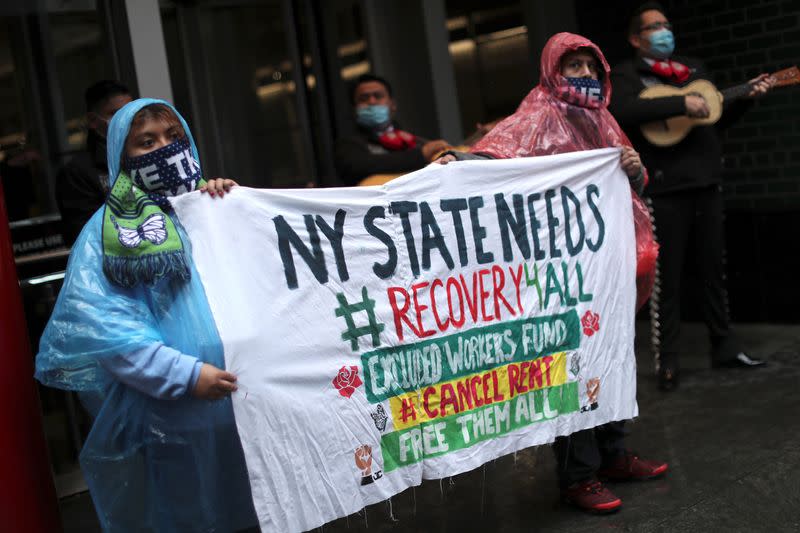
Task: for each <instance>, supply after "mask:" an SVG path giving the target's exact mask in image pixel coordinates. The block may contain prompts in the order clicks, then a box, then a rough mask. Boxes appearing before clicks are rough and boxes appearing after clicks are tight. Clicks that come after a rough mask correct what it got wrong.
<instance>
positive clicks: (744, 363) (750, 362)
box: [711, 352, 767, 368]
mask: <svg viewBox="0 0 800 533" xmlns="http://www.w3.org/2000/svg"><path fill="white" fill-rule="evenodd" d="M766 365H767V362H766V361H764V360H762V359H755V358H753V357H750V356H749V355H747V354H746V353H744V352H739V353H737V354H736V355H735V356H734V357H733V359H727V360H725V361H713V362H712V363H711V366H712V367H713V368H758V367H760V366H766Z"/></svg>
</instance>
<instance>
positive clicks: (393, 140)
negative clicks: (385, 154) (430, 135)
mask: <svg viewBox="0 0 800 533" xmlns="http://www.w3.org/2000/svg"><path fill="white" fill-rule="evenodd" d="M378 142H379V143H381V146H383V147H384V148H386V149H387V150H391V151H392V152H396V151H398V150H411V149H412V148H415V147H416V146H417V137H416V136H415V135H412V134H410V133H408V132H407V131H403V130H398V129H396V128H389V129H388V130H386V131H384V132H383V133H381V134H380V135H378Z"/></svg>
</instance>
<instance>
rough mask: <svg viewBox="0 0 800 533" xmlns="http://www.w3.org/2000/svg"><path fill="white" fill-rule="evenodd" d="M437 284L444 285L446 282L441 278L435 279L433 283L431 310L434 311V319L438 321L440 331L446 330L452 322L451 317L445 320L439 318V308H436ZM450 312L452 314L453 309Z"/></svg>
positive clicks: (437, 325)
mask: <svg viewBox="0 0 800 533" xmlns="http://www.w3.org/2000/svg"><path fill="white" fill-rule="evenodd" d="M437 285H438V286H439V287H444V283H442V280H440V279H435V280H433V283H431V310H432V311H433V319H434V320H435V321H436V327H438V328H439V331H444V330H446V329H447V326H448V325H449V324H450V319H449V318H448V319H447V320H445V321H444V322H442V321H441V320H439V310H438V309H436V287H437ZM447 303H448V305H449V304H450V302H449V300H448V302H447ZM450 313H451V314H452V310H451V311H450Z"/></svg>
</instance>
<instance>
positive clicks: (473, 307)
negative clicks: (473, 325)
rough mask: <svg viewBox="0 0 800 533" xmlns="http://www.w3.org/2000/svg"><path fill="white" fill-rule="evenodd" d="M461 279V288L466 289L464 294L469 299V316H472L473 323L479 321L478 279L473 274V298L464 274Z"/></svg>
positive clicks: (460, 275)
mask: <svg viewBox="0 0 800 533" xmlns="http://www.w3.org/2000/svg"><path fill="white" fill-rule="evenodd" d="M459 277H460V278H461V288H462V289H464V294H465V296H466V298H467V307H468V308H469V314H470V315H471V316H472V321H473V322H477V321H478V278H477V277H476V276H475V273H473V274H472V296H470V293H469V289H468V288H467V281H466V280H465V279H464V274H459Z"/></svg>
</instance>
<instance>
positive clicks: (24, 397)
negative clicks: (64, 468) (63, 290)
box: [0, 182, 62, 533]
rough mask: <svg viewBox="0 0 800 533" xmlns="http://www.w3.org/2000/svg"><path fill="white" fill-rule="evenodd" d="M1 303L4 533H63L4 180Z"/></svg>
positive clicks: (0, 507) (0, 506)
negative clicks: (15, 263)
mask: <svg viewBox="0 0 800 533" xmlns="http://www.w3.org/2000/svg"><path fill="white" fill-rule="evenodd" d="M0 300H2V304H0V517H2V518H0V522H2V523H0V530H2V531H9V532H11V531H20V532H25V533H28V532H30V533H51V532H60V531H62V529H61V519H60V518H59V514H58V498H57V497H56V489H55V486H54V485H53V475H52V472H51V470H50V460H49V458H48V454H47V446H46V444H45V440H44V431H43V429H42V412H41V408H40V407H39V396H38V394H37V392H36V385H35V382H34V380H33V356H32V355H31V347H30V344H29V343H28V329H27V327H26V325H25V315H24V314H23V309H22V296H21V294H20V290H19V280H18V278H17V269H16V266H15V265H14V252H13V248H12V246H11V231H10V230H9V227H8V212H7V210H6V203H5V195H4V194H3V184H2V182H0Z"/></svg>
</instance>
